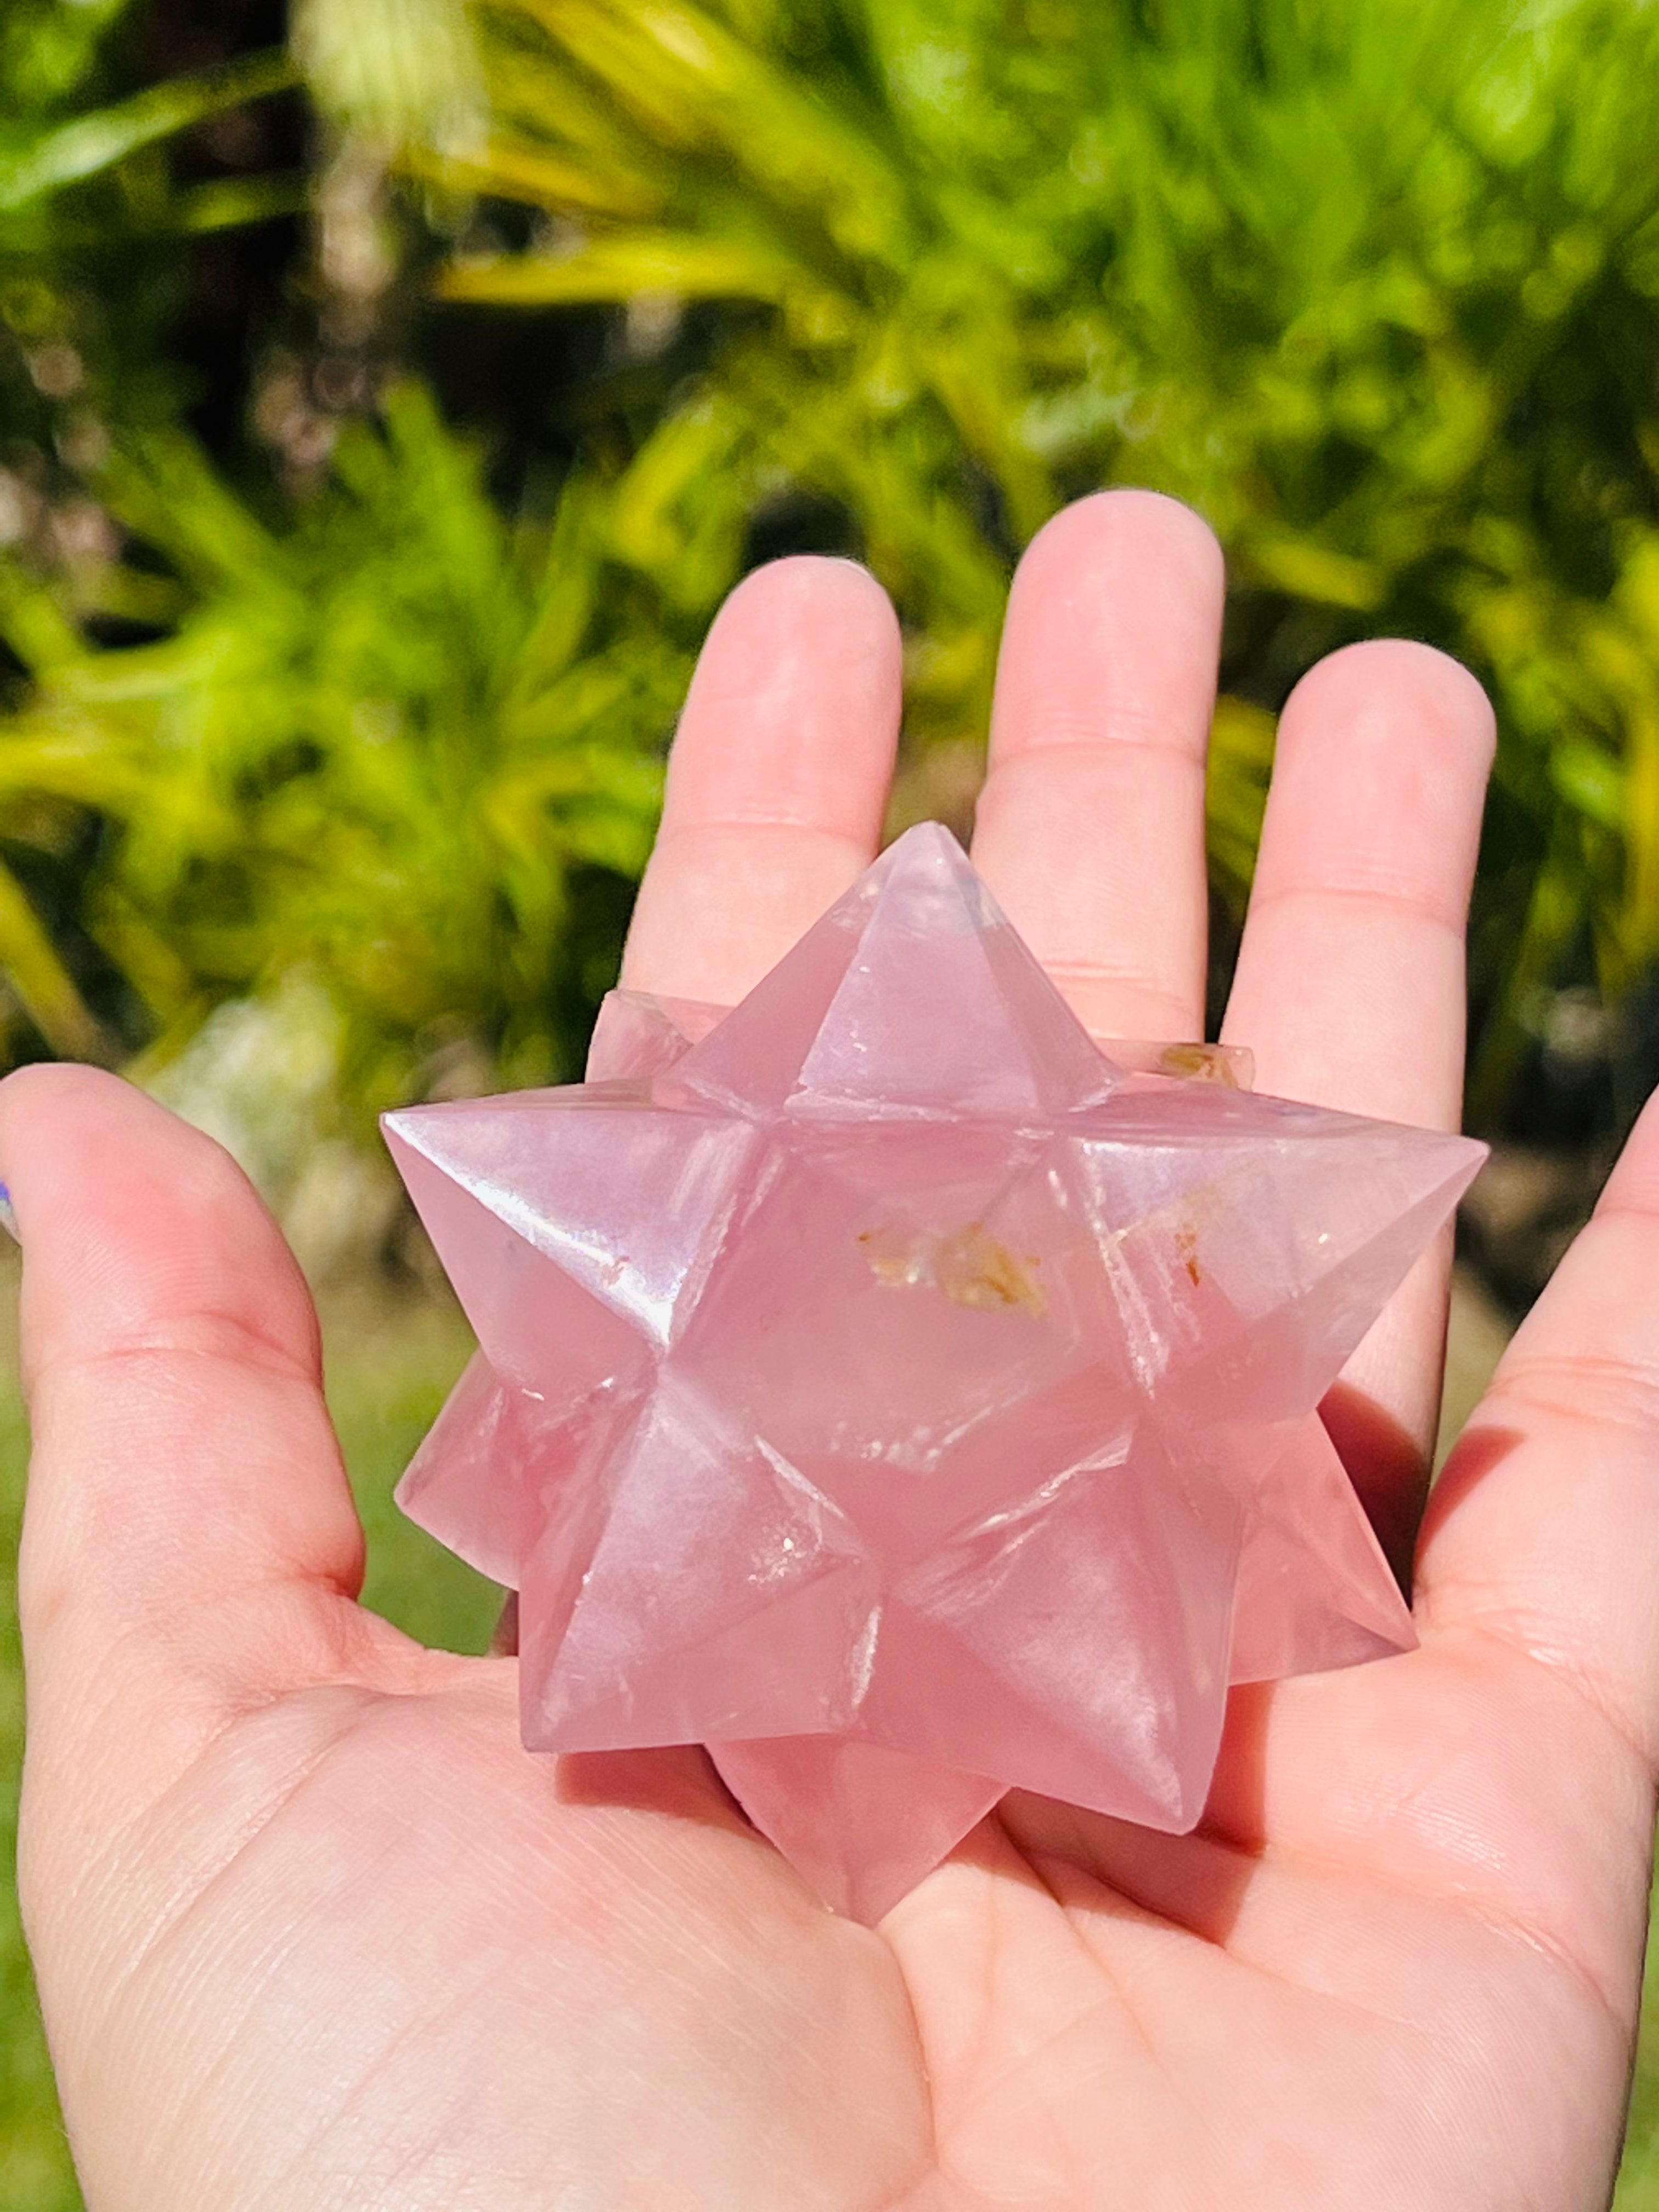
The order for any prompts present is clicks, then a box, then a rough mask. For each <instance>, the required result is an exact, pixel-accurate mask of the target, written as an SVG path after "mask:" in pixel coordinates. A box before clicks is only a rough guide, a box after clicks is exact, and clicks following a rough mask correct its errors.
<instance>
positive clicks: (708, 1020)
mask: <svg viewBox="0 0 1659 2212" xmlns="http://www.w3.org/2000/svg"><path fill="white" fill-rule="evenodd" d="M728 1012H730V1009H729V1008H728V1007H726V1006H708V1005H707V1004H706V1003H705V1002H704V1001H703V1000H701V999H661V998H657V997H655V996H653V994H652V993H650V992H648V991H622V990H617V991H607V992H606V993H605V996H604V998H603V999H601V1000H600V1001H599V1018H598V1019H597V1020H596V1021H595V1022H594V1024H593V1034H592V1036H591V1037H590V1038H589V1039H588V1041H587V1080H588V1081H589V1082H590V1083H607V1082H615V1081H618V1080H630V1079H631V1080H638V1079H641V1078H646V1079H648V1078H649V1077H651V1076H653V1075H660V1074H662V1073H664V1071H665V1069H667V1068H670V1067H672V1066H673V1065H674V1063H675V1062H676V1061H677V1060H683V1059H684V1056H685V1054H687V1053H688V1052H689V1051H690V1049H691V1047H692V1046H693V1045H694V1044H696V1043H698V1042H700V1041H701V1040H702V1038H703V1037H706V1036H708V1032H709V1031H710V1030H712V1029H714V1028H716V1027H717V1026H718V1025H719V1024H720V1023H721V1022H723V1021H724V1020H725V1019H726V1014H727V1013H728Z"/></svg>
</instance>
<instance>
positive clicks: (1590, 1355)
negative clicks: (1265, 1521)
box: [1418, 1100, 1659, 1769]
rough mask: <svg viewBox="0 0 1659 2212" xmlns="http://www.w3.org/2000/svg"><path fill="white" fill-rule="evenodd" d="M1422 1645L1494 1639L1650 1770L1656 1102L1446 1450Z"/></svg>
mask: <svg viewBox="0 0 1659 2212" xmlns="http://www.w3.org/2000/svg"><path fill="white" fill-rule="evenodd" d="M1418 1600H1419V1618H1420V1621H1421V1624H1422V1628H1423V1632H1424V1636H1425V1642H1427V1641H1431V1639H1433V1638H1444V1637H1449V1636H1455V1635H1462V1636H1468V1635H1469V1634H1470V1633H1471V1632H1477V1633H1478V1634H1479V1635H1480V1636H1481V1637H1483V1638H1486V1639H1488V1640H1490V1639H1492V1638H1497V1639H1498V1641H1500V1642H1501V1643H1503V1644H1507V1645H1508V1646H1510V1647H1511V1648H1512V1649H1513V1650H1516V1651H1518V1652H1521V1653H1523V1654H1525V1655H1526V1656H1528V1658H1530V1659H1533V1660H1535V1661H1537V1662H1541V1664H1542V1665H1543V1666H1545V1667H1546V1668H1550V1669H1552V1670H1553V1672H1554V1673H1555V1674H1557V1675H1558V1676H1559V1677H1563V1678H1565V1680H1566V1681H1567V1683H1569V1684H1570V1685H1571V1686H1572V1687H1573V1688H1574V1689H1576V1690H1577V1692H1579V1693H1580V1695H1581V1697H1582V1698H1583V1699H1586V1700H1587V1701H1588V1703H1589V1705H1590V1706H1591V1707H1592V1708H1594V1709H1595V1710H1596V1711H1600V1712H1601V1713H1603V1714H1605V1715H1606V1717H1607V1720H1608V1722H1609V1723H1610V1724H1611V1727H1612V1728H1613V1730H1614V1731H1616V1732H1617V1734H1618V1735H1621V1736H1622V1737H1623V1738H1624V1739H1625V1740H1626V1742H1627V1743H1629V1744H1632V1745H1633V1746H1635V1747H1637V1748H1638V1750H1639V1751H1640V1753H1641V1754H1642V1756H1643V1758H1644V1760H1645V1761H1646V1762H1647V1763H1648V1765H1649V1767H1650V1769H1651V1768H1652V1766H1653V1765H1655V1764H1656V1763H1659V1100H1650V1102H1649V1103H1648V1106H1647V1108H1646V1109H1645V1111H1644V1114H1643V1115H1642V1118H1641V1120H1640V1121H1638V1124H1637V1126H1636V1129H1635V1132H1634V1133H1633V1134H1632V1137H1631V1139H1630V1141H1629V1143H1628V1144H1627V1145H1626V1148H1625V1152H1624V1155H1623V1157H1622V1158H1621V1159H1620V1162H1619V1164H1618V1166H1617V1167H1616V1168H1615V1169H1614V1170H1613V1175H1612V1176H1611V1178H1610V1179H1609V1181H1608V1183H1607V1188H1606V1190H1605V1191H1604V1193H1603V1194H1602V1197H1601V1203H1600V1205H1599V1206H1597V1207H1596V1210H1595V1215H1594V1216H1593V1218H1591V1220H1590V1222H1589V1225H1588V1226H1587V1227H1586V1228H1585V1229H1584V1230H1583V1232H1582V1233H1581V1234H1580V1236H1579V1237H1578V1238H1577V1241H1576V1242H1575V1243H1574V1244H1573V1246H1572V1248H1571V1250H1570V1251H1569V1252H1568V1254H1567V1256H1566V1257H1565V1260H1564V1261H1562V1262H1561V1265H1560V1267H1559V1268H1558V1269H1557V1271H1556V1273H1555V1278H1554V1280H1553V1282H1552V1283H1551V1284H1550V1285H1549V1287H1548V1289H1547V1291H1545V1292H1544V1295H1543V1297H1541V1299H1540V1300H1539V1302H1538V1304H1537V1305H1536V1306H1534V1309H1533V1310H1532V1312H1531V1314H1530V1315H1529V1316H1528V1318H1527V1320H1526V1321H1525V1322H1523V1323H1522V1327H1521V1328H1520V1329H1519V1331H1518V1332H1517V1333H1516V1337H1515V1339H1514V1341H1513V1342H1512V1343H1511V1345H1510V1348H1509V1350H1508V1352H1506V1353H1505V1355H1504V1358H1503V1359H1502V1361H1501V1362H1500V1363H1499V1364H1498V1372H1497V1375H1496V1376H1495V1377H1494V1378H1493V1381H1492V1387H1491V1389H1489V1390H1488V1392H1487V1394H1486V1397H1485V1399H1484V1400H1483V1401H1482V1402H1481V1404H1480V1407H1479V1408H1478V1410H1477V1411H1476V1413H1474V1416H1473V1418H1472V1419H1471V1420H1470V1422H1469V1424H1468V1426H1467V1428H1466V1429H1465V1430H1464V1432H1463V1435H1462V1437H1461V1439H1460V1440H1459V1442H1458V1444H1457V1446H1456V1448H1455V1450H1454V1451H1453V1453H1452V1455H1451V1457H1450V1459H1449V1461H1448V1462H1447V1464H1446V1468H1445V1470H1444V1472H1443V1474H1442V1476H1441V1478H1440V1480H1439V1482H1438V1483H1437V1485H1436V1486H1435V1492H1434V1495H1433V1497H1432V1498H1431V1500H1430V1503H1429V1510H1428V1513H1427V1516H1426V1517H1425V1523H1424V1531H1423V1539H1422V1543H1421V1546H1420V1547H1419V1556H1418Z"/></svg>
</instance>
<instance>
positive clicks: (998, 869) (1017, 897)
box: [974, 491, 1224, 1039]
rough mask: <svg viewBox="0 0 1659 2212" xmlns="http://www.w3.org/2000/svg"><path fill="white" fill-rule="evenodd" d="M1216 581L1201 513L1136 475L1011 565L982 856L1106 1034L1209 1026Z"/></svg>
mask: <svg viewBox="0 0 1659 2212" xmlns="http://www.w3.org/2000/svg"><path fill="white" fill-rule="evenodd" d="M1223 585H1224V577H1223V572H1222V562H1221V552H1220V549H1219V547H1218V545H1217V544H1216V541H1215V539H1214V538H1212V536H1211V534H1210V532H1209V531H1208V530H1207V529H1206V527H1205V526H1204V524H1203V523H1202V522H1200V520H1199V519H1198V517H1197V516H1196V515H1195V514H1194V513H1192V511H1191V510H1190V509H1189V508H1188V507H1181V506H1179V505H1177V504H1176V501H1174V500H1170V499H1164V498H1162V497H1160V496H1159V495H1158V494H1157V493H1155V492H1142V491H1115V492H1101V493H1098V494H1097V495H1095V496H1094V497H1092V498H1090V499H1085V500H1080V501H1078V503H1077V504H1076V505H1075V506H1073V507H1067V508H1066V510H1065V511H1064V513H1060V514H1058V515H1056V516H1055V517H1054V520H1053V521H1052V522H1050V523H1048V524H1047V525H1045V526H1044V527H1043V528H1042V530H1041V531H1040V532H1038V534H1037V536H1036V538H1034V539H1033V540H1032V541H1031V544H1030V547H1029V548H1028V549H1027V550H1026V553H1025V556H1024V559H1023V560H1022V561H1021V562H1020V564H1019V568H1018V573H1017V574H1016V575H1015V577H1014V583H1013V590H1012V593H1011V595H1010V598H1009V602H1008V617H1007V621H1006V624H1005V626H1004V629H1003V636H1002V649H1001V653H1000V658H999V660H998V665H997V684H996V700H995V704H994V709H993V713H992V720H991V751H990V762H989V767H988V771H987V777H986V783H985V788H984V790H983V792H982V793H981V796H980V802H979V813H978V820H977V824H976V827H975V833H974V859H975V863H976V865H977V866H978V867H979V868H980V870H981V873H982V874H983V875H984V876H985V878H986V879H987V882H988V883H989V884H990V885H991V888H992V889H993V890H994V892H995V893H996V895H997V897H998V898H999V899H1000V901H1001V902H1002V904H1003V906H1004V907H1005V908H1006V910H1007V913H1008V915H1009V919H1010V920H1011V921H1012V922H1013V924H1014V926H1015V927H1016V928H1017V929H1018V930H1019V932H1020V933H1021V934H1022V935H1023V936H1024V939H1025V940H1026V942H1027V943H1028V944H1029V945H1030V947H1031V949H1032V951H1034V952H1036V955H1037V957H1038V958H1039V959H1040V960H1042V962H1043V963H1044V965H1045V966H1046V967H1047V968H1048V971H1049V973H1050V974H1051V975H1053V976H1054V980H1055V981H1056V982H1057V983H1058V984H1059V985H1060V988H1061V989H1062V990H1063V991H1064V992H1065V993H1066V997H1067V998H1068V999H1069V1000H1070V1001H1071V1003H1072V1005H1073V1007H1074V1008H1075V1009H1076V1011H1077V1012H1078V1014H1079V1016H1080V1017H1081V1018H1082V1019H1083V1021H1084V1022H1085V1024H1087V1025H1088V1027H1089V1028H1090V1029H1091V1030H1093V1032H1094V1033H1095V1035H1096V1036H1125V1037H1166V1038H1171V1039H1177V1038H1185V1037H1198V1036H1202V1034H1203V1018H1204V964H1205V938H1206V891H1205V864H1204V756H1205V748H1206V741H1207V738H1208V733H1209V727H1210V719H1211V714H1212V710H1213V707H1214V702H1215V678H1216V660H1217V655H1218V648H1219V645H1220V638H1221V603H1222V592H1223Z"/></svg>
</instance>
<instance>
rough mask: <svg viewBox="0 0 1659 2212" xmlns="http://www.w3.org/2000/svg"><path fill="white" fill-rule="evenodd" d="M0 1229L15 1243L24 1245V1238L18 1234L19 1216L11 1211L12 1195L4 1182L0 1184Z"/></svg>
mask: <svg viewBox="0 0 1659 2212" xmlns="http://www.w3.org/2000/svg"><path fill="white" fill-rule="evenodd" d="M0 1229H3V1230H4V1231H5V1232H6V1234H7V1236H8V1237H10V1238H11V1239H12V1241H13V1243H17V1244H21V1243H22V1241H23V1240H22V1238H21V1237H20V1236H19V1235H18V1234H17V1216H16V1215H15V1213H14V1212H12V1209H11V1193H10V1192H9V1190H8V1189H7V1188H6V1186H5V1185H4V1183H3V1182H0Z"/></svg>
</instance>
